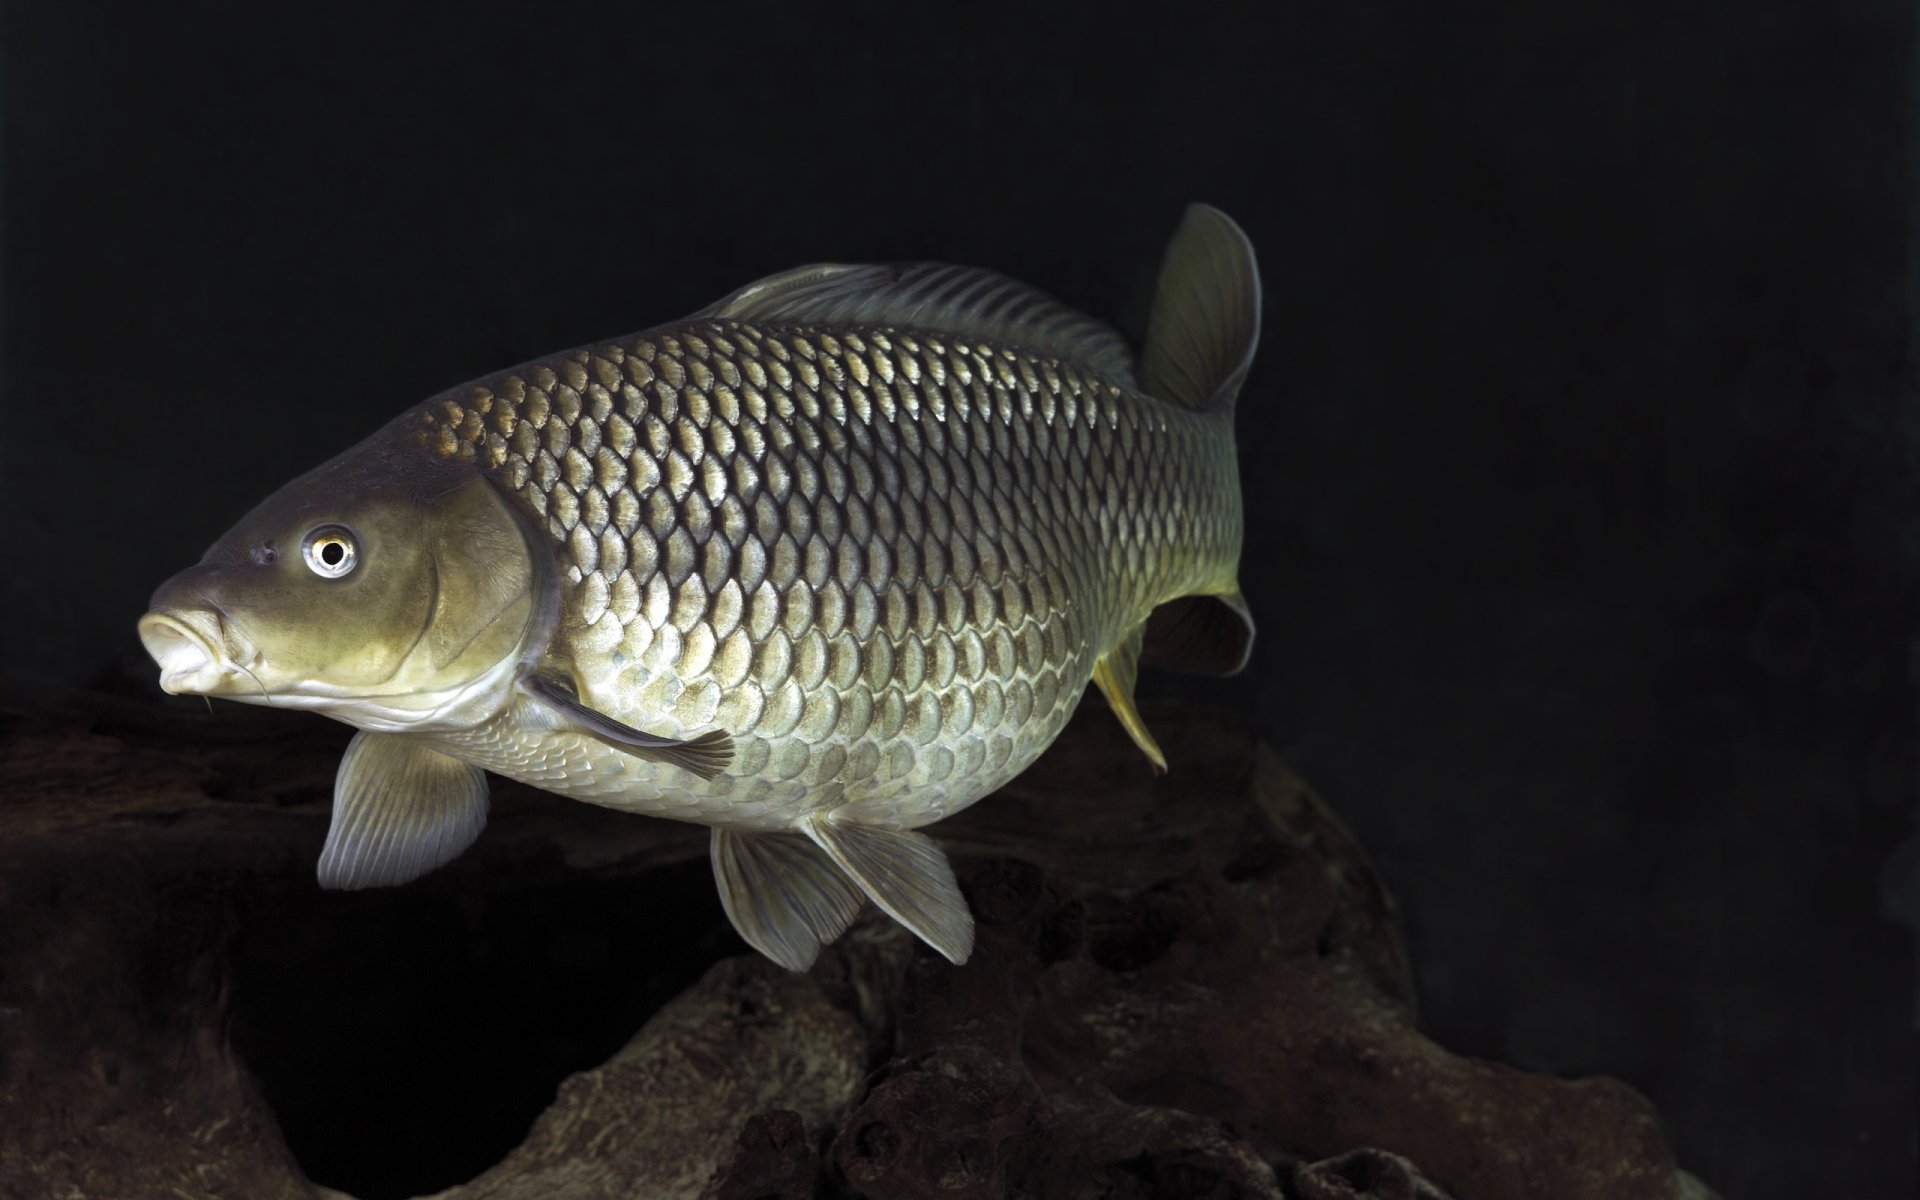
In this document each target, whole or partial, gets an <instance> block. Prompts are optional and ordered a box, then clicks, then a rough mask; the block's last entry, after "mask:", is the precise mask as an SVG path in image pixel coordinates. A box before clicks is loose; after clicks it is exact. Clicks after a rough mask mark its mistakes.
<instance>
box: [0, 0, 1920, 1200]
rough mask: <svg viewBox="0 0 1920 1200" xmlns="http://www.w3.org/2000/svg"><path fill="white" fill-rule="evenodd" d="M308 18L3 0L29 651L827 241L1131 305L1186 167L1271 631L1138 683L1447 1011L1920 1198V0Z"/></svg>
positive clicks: (1438, 1028) (103, 665)
mask: <svg viewBox="0 0 1920 1200" xmlns="http://www.w3.org/2000/svg"><path fill="white" fill-rule="evenodd" d="M279 7H280V6H265V5H263V6H237V5H236V6H224V7H222V8H220V9H219V10H217V11H216V10H215V9H212V8H209V7H206V6H201V5H184V6H181V5H148V4H133V3H124V4H116V5H110V6H99V5H88V4H56V3H52V2H50V0H49V2H44V3H35V4H23V3H15V4H11V5H8V6H7V10H6V16H5V22H6V23H5V27H4V34H5V41H4V46H5V82H6V94H5V106H4V110H5V121H6V127H5V138H6V141H5V159H4V171H5V176H4V220H5V243H4V256H5V257H4V285H5V291H4V301H5V327H4V352H5V379H4V393H3V395H0V404H3V405H4V407H3V408H0V489H3V490H0V505H3V506H4V512H5V514H6V520H5V523H4V526H0V528H4V530H5V536H6V542H7V549H6V566H5V569H4V571H0V595H4V598H5V611H4V617H5V619H4V622H0V629H4V630H5V632H4V638H5V642H6V649H5V655H4V665H5V670H6V671H7V672H9V673H11V674H12V675H14V676H15V677H16V682H17V683H18V682H24V683H26V684H27V685H30V686H42V687H45V686H52V687H78V686H85V685H89V684H97V683H99V682H101V681H103V680H107V679H111V678H112V677H114V676H115V675H116V674H117V673H120V672H124V671H129V670H130V671H134V672H137V673H138V674H139V675H140V676H141V677H142V678H150V676H151V670H150V667H149V666H148V665H146V663H145V659H144V657H143V656H142V655H141V653H140V650H139V647H138V643H137V641H136V640H135V638H134V636H133V623H134V619H135V617H137V616H138V614H139V613H140V612H141V610H142V607H143V601H144V599H145V597H146V595H147V593H148V591H149V589H150V588H151V587H152V586H153V584H154V583H156V582H157V581H159V580H160V579H161V578H163V577H165V576H166V575H168V574H170V573H171V572H172V571H174V570H175V569H177V568H178V567H180V566H182V565H184V564H186V563H187V562H189V561H191V560H193V559H194V558H196V557H197V556H198V554H199V552H200V550H201V549H202V548H203V547H204V546H205V545H206V544H207V543H208V542H210V541H211V540H212V539H213V538H214V537H215V536H216V535H217V534H219V533H220V532H221V531H222V530H223V529H224V528H225V526H226V525H227V524H228V523H229V522H230V521H231V520H232V519H233V518H235V517H236V516H238V515H239V514H240V513H241V512H242V511H244V510H245V509H246V508H247V507H249V506H250V505H251V504H252V503H253V502H254V501H255V500H256V499H258V498H259V497H261V496H262V495H264V494H265V493H266V492H267V491H269V490H271V489H272V488H273V487H274V486H276V485H277V484H279V483H280V482H282V481H284V480H285V479H287V478H289V477H291V476H292V475H294V474H296V473H298V472H299V471H301V470H303V469H304V468H306V467H307V466H310V465H312V464H314V463H316V462H318V461H319V460H321V459H323V458H326V457H328V456H330V455H331V454H333V453H334V452H335V451H337V450H339V449H340V448H342V447H343V446H345V445H347V444H348V443H350V442H352V441H354V440H355V439H357V438H358V437H359V436H361V435H363V434H365V433H367V432H370V431H371V430H372V429H373V428H374V427H376V426H377V425H379V424H380V423H382V422H383V421H384V420H386V419H387V418H388V417H389V416H391V415H392V414H394V413H395V412H397V411H399V409H400V408H402V407H403V406H405V405H407V404H409V403H411V402H413V401H414V400H417V399H419V398H421V397H422V396H425V395H427V394H429V393H431V392H435V391H438V390H440V389H442V388H444V387H447V386H450V385H452V384H454V383H457V382H459V381H461V380H463V379H466V378H469V377H471V376H474V375H477V374H480V373H482V372H483V371H486V370H490V369H492V368H495V367H499V366H504V365H507V364H509V363H513V362H516V361H519V360H521V359H525V358H528V357H531V356H534V355H536V354H541V353H545V352H549V351H552V350H556V349H559V348H562V347H565V346H570V345H574V344H577V343H580V342H584V341H588V340H591V339H595V338H599V337H602V336H608V335H615V334H620V333H624V332H627V331H630V330H632V329H636V328H639V327H642V326H645V325H647V324H650V323H653V322H656V321H659V320H663V319H667V318H670V317H673V316H677V315H679V314H681V313H683V312H685V311H687V310H690V309H692V308H694V307H696V306H698V305H700V304H703V303H705V302H707V301H709V300H711V299H713V298H715V297H717V296H719V295H720V294H722V293H724V292H726V291H728V290H730V289H732V288H733V287H735V286H737V285H739V284H741V283H743V282H746V281H748V280H750V279H752V278H755V277H757V276H759V275H762V274H766V273H768V272H771V271H774V270H777V269H780V268H784V267H787V266H792V265H795V264H797V263H800V262H805V261H811V260H821V259H837V260H848V261H862V260H884V259H900V258H937V259H946V260H951V261H960V262H967V263H978V264H982V265H990V266H993V267H996V268H999V269H1001V270H1004V271H1007V272H1009V273H1011V274H1013V275H1016V276H1018V277H1021V278H1024V279H1027V280H1029V281H1032V282H1034V283H1036V284H1038V285H1040V286H1042V287H1045V288H1047V289H1049V290H1051V291H1053V292H1055V293H1056V294H1058V295H1060V296H1062V297H1063V298H1065V299H1067V300H1069V301H1071V302H1074V303H1076V304H1078V305H1080V306H1082V307H1084V308H1086V309H1087V310H1089V311H1091V312H1093V313H1095V314H1097V315H1101V316H1104V317H1107V318H1109V319H1111V320H1114V321H1115V322H1116V323H1118V324H1119V325H1120V326H1121V327H1122V328H1123V329H1125V330H1127V331H1128V332H1129V333H1130V334H1133V335H1136V336H1137V334H1138V333H1139V331H1140V329H1141V327H1142V325H1143V324H1144V318H1145V312H1146V306H1147V303H1148V300H1149V297H1150V289H1151V284H1152V279H1153V274H1154V271H1155V269H1156V266H1157V257H1158V253H1159V250H1160V247H1161V245H1162V243H1163V241H1164V239H1165V237H1166V236H1167V234H1168V233H1169V232H1170V231H1171V229H1172V227H1173V225H1174V223H1175V221H1176V220H1177V218H1178V216H1179V213H1180V209H1181V206H1182V205H1183V204H1184V203H1185V202H1187V201H1188V200H1192V199H1205V200H1209V201H1212V202H1214V203H1216V204H1219V205H1220V206H1222V207H1223V208H1225V209H1226V210H1227V211H1228V212H1230V213H1232V214H1233V215H1234V216H1235V217H1237V218H1238V219H1239V220H1240V221H1241V222H1242V223H1243V224H1244V225H1245V227H1246V229H1247V230H1248V232H1249V233H1250V234H1251V236H1252V238H1253V241H1254V243H1255V245H1256V246H1257V247H1258V248H1259V251H1260V254H1261V259H1262V266H1263V272H1264V275H1265V278H1266V284H1267V310H1266V328H1265V336H1264V341H1263V343H1262V350H1261V356H1260V360H1259V363H1258V365H1257V366H1256V368H1255V371H1254V374H1253V377H1252V379H1251V381H1250V383H1249V384H1248V386H1247V389H1246V392H1245V393H1244V395H1243V398H1242V401H1241V410H1240V431H1241V453H1242V462H1243V466H1244V469H1245V474H1246V488H1247V505H1248V517H1249V530H1248V542H1247V548H1246V560H1245V566H1244V568H1243V580H1244V584H1245V591H1246V593H1247V595H1248V597H1249V598H1250V599H1251V602H1252V604H1253V607H1254V610H1255V614H1256V616H1257V618H1258V619H1259V622H1260V625H1261V640H1260V642H1259V644H1258V647H1257V652H1256V655H1255V659H1254V663H1253V667H1252V669H1251V670H1250V671H1249V672H1248V673H1247V674H1246V675H1245V676H1243V677H1241V678H1239V679H1236V680H1233V681H1229V682H1226V683H1223V684H1215V683H1211V682H1203V683H1197V684H1196V683H1193V682H1190V681H1184V680H1174V679H1170V678H1163V679H1154V680H1150V681H1149V683H1148V687H1149V688H1150V689H1158V690H1162V691H1166V690H1176V689H1177V690H1181V691H1184V692H1185V693H1187V694H1190V695H1193V696H1196V697H1201V698H1207V699H1210V700H1212V701H1214V702H1217V703H1220V704H1225V705H1231V706H1235V707H1237V708H1239V709H1241V710H1243V711H1248V712H1250V713H1252V714H1253V715H1254V716H1255V718H1256V719H1257V720H1258V722H1259V723H1260V725H1261V726H1262V728H1264V729H1265V731H1266V732H1267V734H1268V735H1269V736H1270V737H1271V739H1272V740H1273V741H1274V742H1275V743H1276V744H1277V745H1278V746H1280V747H1281V748H1282V750H1283V753H1284V754H1285V755H1286V757H1287V758H1288V759H1289V760H1290V761H1291V762H1292V763H1293V764H1294V765H1295V767H1296V768H1297V769H1299V770H1300V771H1302V772H1303V773H1304V774H1305V775H1306V776H1307V777H1308V778H1309V779H1311V780H1312V781H1313V782H1314V783H1315V784H1316V785H1317V786H1318V787H1319V788H1320V789H1321V790H1322V791H1323V792H1324V794H1325V795H1326V796H1327V797H1328V798H1329V800H1330V801H1331V802H1332V803H1333V805H1334V806H1335V808H1336V809H1337V810H1338V811H1339V812H1341V813H1342V814H1343V815H1344V817H1345V818H1346V819H1347V820H1348V821H1349V822H1350V823H1351V825H1352V826H1353V828H1354V830H1355V831H1356V833H1357V834H1358V835H1359V837H1360V839H1361V841H1362V842H1363V843H1364V844H1365V845H1366V846H1367V847H1369V848H1370V850H1371V852H1372V854H1373V855H1374V857H1375V859H1376V861H1377V862H1378V864H1379V866H1380V867H1381V869H1382V871H1383V873H1384V874H1385V876H1386V878H1387V881H1388V883H1389V885H1390V886H1391V887H1392V888H1393V889H1394V891H1395V892H1396V894H1397V896H1398V897H1399V900H1400V902H1401V904H1402V907H1403V911H1404V916H1405V922H1406V927H1407V931H1408V934H1409V938H1410V942H1411V946H1412V952H1413V957H1414V961H1415V963H1416V966H1417V969H1418V973H1419V983H1420V989H1421V994H1422V998H1423V1003H1424V1005H1425V1015H1424V1025H1425V1027H1426V1028H1427V1030H1428V1031H1429V1032H1430V1033H1431V1034H1432V1035H1433V1036H1435V1037H1436V1038H1437V1039H1438V1040H1440V1041H1441V1042H1442V1043H1444V1044H1446V1045H1448V1046H1449V1047H1451V1048H1454V1049H1456V1050H1459V1051H1463V1052H1468V1053H1473V1054H1480V1055H1487V1056H1491V1057H1495V1058H1500V1059H1504V1060H1507V1061H1511V1062H1513V1063H1515V1064H1518V1065H1520V1066H1524V1067H1528V1068H1531V1069H1536V1070H1548V1071H1555V1072H1561V1073H1567V1074H1584V1073H1594V1072H1604V1073H1610V1074H1614V1075H1618V1076H1620V1077H1622V1078H1624V1079H1626V1080H1627V1081H1629V1082H1630V1083H1632V1084H1634V1085H1635V1086H1637V1087H1639V1088H1641V1089H1643V1090H1644V1091H1645V1092H1646V1093H1647V1094H1648V1095H1649V1096H1651V1097H1652V1099H1653V1100H1654V1101H1655V1103H1656V1104H1657V1105H1658V1106H1659V1108H1660V1110H1661V1112H1662V1113H1663V1114H1664V1116H1665V1119H1666V1121H1667V1126H1668V1129H1669V1131H1670V1134H1671V1136H1672V1138H1673V1140H1674V1143H1675V1146H1676V1149H1677V1152H1678V1155H1679V1157H1680V1159H1681V1161H1682V1163H1683V1164H1684V1165H1685V1166H1687V1167H1688V1168H1689V1169H1691V1170H1693V1171H1695V1172H1696V1173H1698V1174H1699V1175H1701V1176H1702V1177H1703V1178H1704V1179H1705V1180H1706V1181H1707V1182H1708V1183H1710V1184H1711V1185H1713V1186H1715V1187H1716V1188H1718V1189H1720V1190H1721V1191H1723V1192H1724V1193H1725V1194H1726V1195H1727V1196H1729V1197H1768V1196H1781V1197H1786V1196H1795V1197H1799V1196H1808V1195H1816V1194H1817V1195H1832V1196H1855V1195H1857V1196H1894V1195H1911V1194H1913V1187H1914V1178H1915V1177H1914V1172H1915V1167H1914V1153H1915V1111H1914V1095H1915V1075H1914V1062H1913V1045H1914V1043H1913V1020H1914V1007H1913V999H1912V990H1911V984H1912V978H1913V975H1912V970H1913V946H1914V941H1913V934H1912V931H1911V930H1907V929H1902V928H1901V927H1900V926H1899V925H1897V924H1895V923H1893V921H1892V918H1895V917H1898V916H1899V915H1900V914H1901V913H1902V912H1904V913H1905V914H1906V915H1907V917H1908V918H1909V919H1911V918H1912V917H1913V916H1914V915H1915V914H1916V910H1920V901H1917V900H1916V899H1915V889H1916V880H1917V879H1920V873H1917V872H1916V867H1915V864H1916V860H1917V859H1920V851H1916V849H1915V843H1914V842H1912V841H1910V840H1906V839H1909V838H1911V837H1912V822H1913V816H1914V799H1913V797H1914V793H1913V785H1914V779H1913V755H1914V748H1915V747H1914V736H1913V735H1914V712H1913V706H1912V702H1911V699H1910V696H1909V689H1910V683H1911V675H1912V671H1913V669H1914V664H1915V663H1916V662H1920V658H1916V657H1915V656H1914V654H1913V653H1912V651H1911V650H1910V646H1911V645H1912V644H1913V643H1911V642H1910V640H1909V639H1910V637H1911V634H1912V630H1913V618H1914V609H1915V603H1914V602H1915V581H1916V560H1917V557H1920V556H1917V554H1916V536H1917V535H1920V522H1917V521H1916V520H1915V515H1916V514H1915V507H1914V480H1915V468H1916V453H1915V451H1916V446H1920V441H1916V435H1917V434H1920V429H1917V428H1916V419H1915V410H1914V408H1913V389H1912V387H1911V381H1910V377H1909V363H1908V359H1907V354H1908V349H1909V344H1910V343H1909V331H1910V328H1911V317H1912V295H1911V293H1910V292H1909V290H1908V281H1907V280H1908V276H1907V266H1906V263H1907V257H1906V256H1907V253H1908V250H1907V247H1908V246H1909V236H1908V235H1909V232H1910V226H1909V216H1908V213H1909V211H1910V208H1911V198H1912V197H1911V190H1910V184H1911V175H1910V170H1911V167H1910V162H1909V159H1908V156H1907V153H1906V150H1907V144H1908V139H1909V138H1910V136H1911V131H1910V129H1909V128H1908V127H1907V125H1906V123H1905V119H1904V114H1905V113H1906V112H1907V111H1908V110H1910V109H1911V107H1912V103H1913V92H1912V90H1911V72H1910V63H1911V59H1912V57H1913V52H1914V46H1915V31H1914V28H1913V23H1912V17H1911V11H1910V6H1909V5H1905V4H1901V3H1869V2H1855V3H1834V4H1826V5H1800V6H1790V5H1786V4H1779V3H1761V2H1756V3H1750V4H1744V5H1697V4H1686V5H1679V6H1675V5H1669V4H1637V5H1636V4H1620V3H1606V2H1602V0H1585V2H1583V3H1578V4H1552V5H1543V4H1535V3H1528V2H1525V0H1508V2H1507V3H1502V4H1493V3H1480V4H1465V5H1444V6H1440V5H1428V4H1419V3H1410V2H1409V3H1398V4H1395V3H1385V2H1368V0H1346V2H1341V3H1306V4H1302V3H1267V4H1248V5H1244V6H1234V7H1212V6H1195V7H1193V8H1186V7H1168V8H1164V9H1159V10H1154V11H1151V12H1142V13H1141V14H1140V15H1128V14H1126V13H1124V12H1123V11H1122V10H1121V9H1119V8H1117V7H1116V6H1114V5H1111V4H1096V3H1070V4H1050V5H1042V4H1037V3H1036V4H1029V5H1025V6H1022V11H1021V12H1020V14H1019V15H1018V16H1017V17H1014V16H1009V17H1006V18H989V17H983V16H982V15H981V14H980V13H979V12H978V11H977V9H976V8H975V7H974V6H962V5H951V4H918V5H909V4H904V3H903V4H896V5H884V6H883V5H856V6H850V7H844V8H838V9H828V8H825V7H818V8H816V7H813V6H805V5H797V4H796V5H786V6H780V7H763V6H741V5H712V6H708V5H675V6H670V7H669V6H655V5H647V4H629V5H620V6H608V7H607V8H606V9H605V10H603V11H596V12H591V13H587V12H581V13H574V12H570V11H567V12H563V10H560V9H549V10H544V15H542V16H540V17H538V18H534V17H528V16H515V17H507V16H497V15H491V14H487V13H482V12H479V11H476V10H474V9H472V8H470V7H465V6H447V7H429V6H424V5H423V6H419V7H418V8H409V9H406V10H405V12H404V14H403V13H402V12H401V11H399V10H398V7H397V6H396V8H395V9H394V10H389V11H385V12H383V13H381V14H380V15H378V16H374V15H365V16H361V17H348V16H343V15H337V14H336V15H333V16H329V17H327V18H325V19H323V20H322V19H310V18H308V17H305V16H290V15H288V14H287V13H284V12H280V11H278V9H279ZM147 686H149V687H151V684H150V683H149V684H147ZM155 695H156V697H157V695H158V693H157V691H156V692H155ZM1903 841H1905V848H1904V849H1903V850H1901V851H1900V852H1899V853H1898V854H1897V855H1896V854H1895V851H1896V847H1898V846H1900V844H1901V843H1902V842H1903ZM1890 855H1894V856H1895V860H1896V861H1898V862H1903V863H1904V864H1905V866H1904V868H1900V867H1894V868H1889V867H1888V866H1887V864H1888V862H1889V856H1890ZM448 1182H452V1181H448Z"/></svg>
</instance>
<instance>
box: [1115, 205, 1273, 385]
mask: <svg viewBox="0 0 1920 1200" xmlns="http://www.w3.org/2000/svg"><path fill="white" fill-rule="evenodd" d="M1259 341H1260V272H1259V269H1258V267H1257V266H1256V265H1255V263H1254V259H1253V243H1252V242H1249V241H1248V240H1247V235H1246V234H1245V233H1243V232H1241V229H1240V227H1239V226H1238V225H1236V224H1234V223H1233V218H1231V217H1229V216H1227V214H1225V213H1223V212H1221V211H1220V210H1219V209H1217V208H1214V207H1213V206H1212V205H1210V204H1191V205H1188V206H1187V214H1186V216H1185V218H1183V219H1182V220H1181V222H1180V228H1179V229H1177V230H1175V231H1174V234H1173V241H1171V242H1170V243H1168V245H1167V255H1166V258H1165V259H1164V260H1162V261H1161V264H1160V283H1159V286H1158V288H1157V289H1156V290H1155V293H1154V298H1153V313H1152V315H1151V316H1149V317H1148V318H1147V342H1146V345H1145V347H1144V348H1143V349H1142V350H1141V353H1140V385H1141V388H1142V389H1143V390H1144V391H1145V392H1146V393H1147V395H1149V396H1152V397H1154V398H1155V399H1159V400H1164V401H1166V402H1167V403H1169V404H1177V405H1179V406H1180V407H1181V408H1186V409H1192V410H1193V411H1195V412H1211V411H1214V410H1216V409H1223V408H1230V407H1231V406H1232V405H1233V401H1234V397H1235V396H1237V395H1239V393H1240V384H1241V383H1242V382H1243V381H1244V380H1245V379H1246V377H1247V368H1248V367H1250V366H1252V365H1253V351H1254V347H1255V346H1256V345H1258V344H1259Z"/></svg>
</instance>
